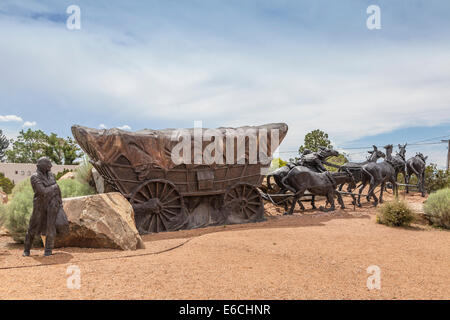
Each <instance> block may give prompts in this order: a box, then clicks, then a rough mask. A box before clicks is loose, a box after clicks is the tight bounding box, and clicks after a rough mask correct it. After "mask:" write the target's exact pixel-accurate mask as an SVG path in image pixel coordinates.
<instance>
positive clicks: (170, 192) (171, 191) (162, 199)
mask: <svg viewBox="0 0 450 320" xmlns="http://www.w3.org/2000/svg"><path fill="white" fill-rule="evenodd" d="M173 191H174V189H171V190H170V191H169V193H168V194H167V195H166V196H165V197H164V198H163V197H161V201H164V200H166V199H167V197H168V196H170V195H171V194H172V193H173Z"/></svg>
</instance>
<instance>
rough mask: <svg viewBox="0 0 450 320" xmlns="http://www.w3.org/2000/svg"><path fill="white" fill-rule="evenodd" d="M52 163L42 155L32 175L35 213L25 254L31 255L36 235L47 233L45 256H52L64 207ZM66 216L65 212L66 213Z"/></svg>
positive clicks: (32, 215)
mask: <svg viewBox="0 0 450 320" xmlns="http://www.w3.org/2000/svg"><path fill="white" fill-rule="evenodd" d="M51 168H52V163H51V161H50V159H49V158H47V157H42V158H39V159H38V161H37V170H36V172H35V173H34V174H33V175H32V176H31V186H32V187H33V191H34V199H33V213H32V214H31V218H30V223H29V225H28V231H27V234H26V236H25V249H24V251H23V256H25V257H27V256H29V255H30V249H31V246H32V244H33V239H34V237H35V236H41V235H45V236H46V238H45V250H44V256H50V255H51V254H52V249H53V245H54V240H55V236H56V217H57V216H58V211H60V210H63V209H62V197H61V190H60V189H59V186H58V184H57V183H56V179H55V176H54V175H53V173H52V172H51V171H50V170H51ZM64 216H65V214H64Z"/></svg>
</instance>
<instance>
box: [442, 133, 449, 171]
mask: <svg viewBox="0 0 450 320" xmlns="http://www.w3.org/2000/svg"><path fill="white" fill-rule="evenodd" d="M441 141H442V142H448V149H447V170H449V169H450V139H448V140H441Z"/></svg>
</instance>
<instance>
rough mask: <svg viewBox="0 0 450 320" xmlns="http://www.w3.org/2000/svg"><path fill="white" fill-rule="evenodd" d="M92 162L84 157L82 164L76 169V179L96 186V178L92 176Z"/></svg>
mask: <svg viewBox="0 0 450 320" xmlns="http://www.w3.org/2000/svg"><path fill="white" fill-rule="evenodd" d="M92 168H93V166H92V164H91V163H90V162H89V159H88V158H86V157H85V158H84V159H83V161H82V162H81V164H80V165H79V166H78V167H77V169H76V170H75V179H76V180H78V181H79V182H81V183H85V184H89V185H91V186H94V180H93V178H92Z"/></svg>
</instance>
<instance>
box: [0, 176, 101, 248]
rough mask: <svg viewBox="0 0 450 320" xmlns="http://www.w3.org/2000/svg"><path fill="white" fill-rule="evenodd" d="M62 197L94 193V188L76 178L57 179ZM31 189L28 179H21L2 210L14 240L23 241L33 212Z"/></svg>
mask: <svg viewBox="0 0 450 320" xmlns="http://www.w3.org/2000/svg"><path fill="white" fill-rule="evenodd" d="M58 185H59V187H60V189H61V195H62V197H63V198H69V197H77V196H84V195H89V194H94V193H95V191H94V189H93V188H92V187H91V186H89V185H88V184H86V183H82V182H80V181H78V180H72V179H68V180H62V181H58ZM33 196H34V193H33V189H32V187H31V183H30V179H26V180H23V181H21V182H20V183H19V184H17V185H16V187H14V189H13V190H12V198H11V200H10V202H9V203H8V205H7V206H5V210H4V213H3V215H4V217H5V218H4V220H5V225H6V228H7V229H8V230H9V232H10V233H11V236H12V238H13V239H14V241H16V242H19V243H23V241H24V240H25V234H26V232H27V229H28V223H29V221H30V217H31V213H32V212H33Z"/></svg>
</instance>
